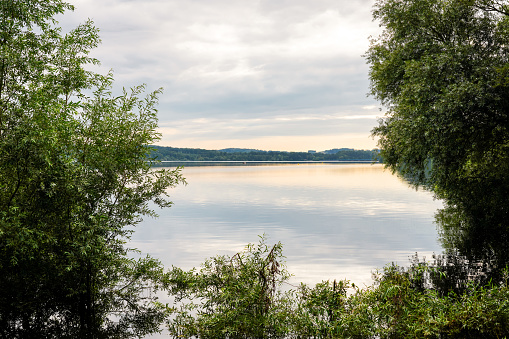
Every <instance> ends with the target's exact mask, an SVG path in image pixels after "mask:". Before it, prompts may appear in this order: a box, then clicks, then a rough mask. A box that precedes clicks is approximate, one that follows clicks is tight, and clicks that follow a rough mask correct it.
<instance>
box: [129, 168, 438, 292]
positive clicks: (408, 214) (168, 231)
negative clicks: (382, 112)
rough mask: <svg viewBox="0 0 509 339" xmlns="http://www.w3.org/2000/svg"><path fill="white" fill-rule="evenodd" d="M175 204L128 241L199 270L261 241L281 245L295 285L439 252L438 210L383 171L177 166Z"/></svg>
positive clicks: (361, 280)
mask: <svg viewBox="0 0 509 339" xmlns="http://www.w3.org/2000/svg"><path fill="white" fill-rule="evenodd" d="M183 175H184V177H186V179H187V182H188V185H187V186H179V187H177V188H175V189H172V190H170V195H171V199H172V201H173V202H174V205H173V206H172V207H171V208H169V209H165V210H162V211H159V212H158V213H159V214H160V217H159V218H158V219H151V218H147V219H146V220H144V221H143V222H142V223H141V224H140V225H139V226H138V227H137V229H136V232H135V233H134V235H133V237H132V245H134V246H135V247H137V248H138V249H140V250H141V251H142V252H144V253H150V254H151V255H152V256H154V257H156V258H159V259H160V260H161V261H162V262H163V264H164V265H165V266H167V267H171V265H174V266H178V267H181V268H184V269H190V268H192V267H198V266H199V265H200V264H201V263H202V262H203V261H204V259H206V258H208V257H211V256H215V255H218V254H229V255H233V254H235V253H237V252H238V251H241V250H242V249H243V248H244V246H245V245H246V244H248V243H254V242H258V239H259V238H258V236H259V235H262V234H264V233H265V234H266V235H268V238H269V243H275V242H278V241H281V242H282V243H283V245H284V253H285V256H286V261H287V266H288V270H289V271H290V273H292V274H294V277H293V278H292V280H291V281H292V282H293V283H298V282H305V283H309V284H315V283H317V282H320V281H322V280H334V279H348V280H350V281H352V282H354V283H356V284H358V285H362V284H370V283H371V272H372V271H373V270H375V269H376V268H381V267H383V266H384V265H385V264H387V263H390V262H397V263H398V264H401V265H406V264H407V263H408V258H409V256H411V255H413V254H415V252H418V253H419V255H420V256H423V255H424V256H426V257H427V258H430V259H431V255H432V254H433V252H436V253H439V252H441V248H440V246H439V244H438V242H437V232H436V227H435V225H434V223H433V218H434V213H435V211H436V210H437V209H438V208H440V207H441V206H442V205H441V203H440V202H439V201H436V200H434V199H433V196H432V195H431V194H430V193H429V192H425V191H416V190H415V189H413V188H410V187H409V186H408V184H406V183H405V182H403V181H402V180H401V179H399V178H398V177H396V176H394V175H392V174H391V173H390V172H389V171H384V169H383V167H382V166H381V165H378V164H376V165H370V164H305V165H303V164H300V165H297V164H292V165H271V166H245V165H244V166H242V165H240V166H206V167H187V168H185V169H184V170H183Z"/></svg>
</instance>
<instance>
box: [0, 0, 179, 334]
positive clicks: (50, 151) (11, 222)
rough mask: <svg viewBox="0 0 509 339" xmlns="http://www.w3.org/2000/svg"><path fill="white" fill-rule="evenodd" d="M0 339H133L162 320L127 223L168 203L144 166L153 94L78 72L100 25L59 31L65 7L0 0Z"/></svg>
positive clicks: (45, 0)
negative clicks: (119, 90)
mask: <svg viewBox="0 0 509 339" xmlns="http://www.w3.org/2000/svg"><path fill="white" fill-rule="evenodd" d="M0 6H1V7H0V289H1V290H2V291H3V293H2V294H1V295H0V337H5V338H23V337H24V338H35V337H37V338H99V337H101V338H102V337H109V336H111V337H119V338H123V337H139V336H142V335H145V334H146V333H151V332H154V331H157V330H158V328H159V324H160V323H161V321H162V320H163V317H164V316H165V314H166V309H165V307H164V306H163V305H161V304H159V303H157V298H156V296H155V291H156V290H157V288H158V287H159V281H160V277H161V276H162V267H161V265H160V263H159V262H158V261H157V260H154V259H152V258H149V257H147V258H141V259H139V260H135V259H132V256H129V255H128V254H129V252H130V251H132V250H130V249H129V248H128V247H127V246H126V241H127V240H128V239H129V235H130V232H132V226H135V225H136V224H137V223H138V222H139V221H140V220H141V216H143V215H153V214H154V213H153V212H152V211H151V209H150V208H149V202H150V201H153V202H154V203H155V204H156V205H159V206H161V207H166V206H169V205H170V204H171V202H170V201H168V200H167V197H166V189H167V188H168V187H171V186H174V185H176V184H178V183H179V182H180V181H181V180H182V179H181V177H180V174H179V172H178V171H168V170H158V171H152V170H151V168H150V167H151V163H152V162H153V161H154V160H153V159H152V160H150V159H149V161H147V154H148V152H149V149H148V148H147V147H146V145H149V144H152V143H154V142H155V141H156V140H157V139H158V138H159V134H158V133H157V132H156V127H157V117H156V113H157V111H156V109H155V105H156V104H157V95H158V94H159V93H160V90H158V91H156V92H154V93H150V94H148V95H147V96H146V97H143V96H142V95H143V90H144V88H143V86H141V87H136V88H133V89H132V90H130V91H124V92H123V94H122V95H120V96H116V97H114V96H113V95H112V93H111V86H112V82H113V79H112V75H111V74H108V75H106V76H101V75H98V74H94V73H92V72H90V71H87V70H86V69H85V66H87V65H90V64H96V63H98V61H97V60H95V59H93V58H91V57H90V56H89V51H90V50H91V49H93V48H94V47H96V46H97V44H98V43H99V37H98V30H97V29H96V28H95V27H94V26H93V24H92V23H91V22H86V23H84V24H82V25H80V26H78V27H77V28H75V29H74V30H72V31H71V32H69V33H67V34H62V32H61V30H60V29H59V28H58V27H56V26H55V25H56V22H55V20H54V19H53V18H54V16H55V15H57V14H60V13H63V12H64V11H65V10H70V9H73V7H72V6H71V5H70V4H67V3H65V2H63V1H61V0H37V1H34V0H22V1H21V0H20V1H17V0H16V1H11V0H2V1H0Z"/></svg>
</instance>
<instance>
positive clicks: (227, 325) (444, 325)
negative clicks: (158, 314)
mask: <svg viewBox="0 0 509 339" xmlns="http://www.w3.org/2000/svg"><path fill="white" fill-rule="evenodd" d="M283 258H284V257H283V256H282V245H281V244H280V243H278V244H276V245H274V246H272V247H271V246H268V245H266V243H265V238H262V239H261V241H260V243H259V244H258V245H253V244H250V245H248V246H247V247H246V249H245V251H243V252H240V253H237V254H235V255H234V256H231V257H230V256H218V257H214V258H211V259H209V260H207V261H206V262H205V263H204V264H203V266H202V268H201V270H199V271H197V270H196V269H193V270H190V271H187V272H186V271H183V270H181V269H178V268H174V269H173V270H172V271H171V272H170V273H169V274H168V276H167V278H168V280H167V283H168V284H169V292H170V294H172V295H176V301H177V305H178V307H175V308H174V309H173V316H172V318H171V319H170V320H169V321H168V326H169V329H170V333H171V334H172V335H173V336H176V337H181V338H191V337H193V336H196V337H199V338H225V337H227V338H283V337H284V338H375V337H377V338H504V337H507V336H508V335H509V288H508V285H507V281H508V280H507V279H508V276H507V272H506V273H505V274H504V279H503V280H502V281H499V282H496V283H495V282H493V283H492V284H491V285H487V286H483V285H481V284H477V283H475V281H474V280H472V281H470V282H468V283H466V284H465V286H463V287H462V289H461V291H462V292H461V293H456V292H454V291H453V290H451V292H448V293H444V292H443V291H441V290H440V288H438V287H436V286H441V285H440V284H441V282H442V283H443V280H446V279H448V277H447V275H446V274H444V273H440V272H443V268H441V267H439V266H437V265H432V264H428V263H423V262H419V263H417V264H415V263H414V264H413V265H411V266H410V267H409V268H406V269H405V268H401V267H398V266H395V265H388V266H386V267H385V268H384V269H383V270H381V272H377V273H375V274H374V281H375V282H374V284H373V285H371V286H369V287H366V288H359V287H357V286H355V285H354V284H351V283H349V282H348V281H339V282H337V281H333V282H330V281H324V282H321V283H318V284H316V286H315V287H309V286H307V285H304V284H301V285H300V286H299V287H296V288H295V287H294V288H292V289H287V288H286V287H287V286H290V285H289V284H287V282H288V278H289V277H290V275H289V273H288V272H287V271H286V269H285V267H284V265H283V262H282V259H283ZM442 285H443V284H442Z"/></svg>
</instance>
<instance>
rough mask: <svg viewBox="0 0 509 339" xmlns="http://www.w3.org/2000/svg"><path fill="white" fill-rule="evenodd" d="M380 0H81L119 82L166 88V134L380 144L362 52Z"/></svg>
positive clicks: (209, 144) (175, 141) (65, 19)
mask: <svg viewBox="0 0 509 339" xmlns="http://www.w3.org/2000/svg"><path fill="white" fill-rule="evenodd" d="M373 2H374V1H373V0H355V1H352V0H313V1H309V0H250V1H247V0H242V1H240V0H137V1H135V0H75V1H71V3H72V4H74V5H75V6H76V10H75V11H74V12H67V13H66V14H65V15H64V16H62V17H59V18H58V20H59V21H60V23H61V25H62V26H64V29H65V28H69V27H72V26H76V25H77V24H79V23H81V22H84V21H85V20H86V19H87V18H90V19H92V20H93V21H94V22H95V25H96V26H97V27H98V28H99V29H100V35H101V38H102V44H101V46H100V47H99V48H98V49H96V50H95V51H94V52H93V56H94V57H96V58H98V59H99V60H100V61H101V64H102V66H101V68H102V72H106V71H108V70H109V69H112V70H113V71H114V74H115V81H116V85H117V86H125V87H131V86H133V85H137V84H141V83H146V84H147V87H148V89H149V90H155V89H157V88H159V87H163V88H164V93H163V95H161V97H160V104H159V126H160V131H161V132H162V140H161V142H160V144H161V145H164V146H173V147H193V148H206V149H220V148H227V147H242V148H255V149H263V150H285V151H307V150H311V149H313V150H318V151H320V150H326V149H331V148H341V147H352V148H357V149H371V148H374V147H375V146H376V141H374V140H373V139H372V138H371V137H370V130H371V129H372V128H373V127H374V126H375V125H377V120H376V117H377V116H381V115H383V114H382V112H380V111H379V109H378V107H379V106H378V104H377V102H376V101H375V100H374V99H373V98H371V97H367V92H368V90H369V89H368V86H369V81H368V66H367V65H366V62H365V60H364V58H363V57H362V54H363V53H364V52H365V51H366V50H367V48H368V45H369V41H368V38H369V36H370V35H373V36H376V35H377V34H378V33H379V32H380V29H379V27H378V24H377V23H376V22H373V21H372V19H371V9H372V5H373Z"/></svg>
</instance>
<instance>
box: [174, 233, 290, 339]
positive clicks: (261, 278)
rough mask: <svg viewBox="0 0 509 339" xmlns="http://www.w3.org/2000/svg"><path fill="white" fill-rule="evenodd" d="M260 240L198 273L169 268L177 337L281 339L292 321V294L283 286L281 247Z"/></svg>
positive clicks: (217, 259) (215, 260) (213, 261)
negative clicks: (284, 289)
mask: <svg viewBox="0 0 509 339" xmlns="http://www.w3.org/2000/svg"><path fill="white" fill-rule="evenodd" d="M265 241H266V239H265V238H264V237H262V238H261V240H260V243H259V244H258V245H254V244H249V245H248V246H247V247H246V249H245V250H244V251H242V252H239V253H237V254H235V255H234V256H231V257H230V256H217V257H214V258H211V259H209V260H207V261H205V263H204V264H203V265H202V268H201V269H200V270H199V271H197V270H196V269H192V270H190V271H187V272H186V271H183V270H182V269H180V268H173V270H172V271H171V272H169V274H168V283H169V292H170V294H171V295H174V296H175V298H176V299H175V300H176V302H177V303H178V305H177V307H175V308H174V310H173V315H172V317H171V318H170V319H169V322H168V327H169V330H170V333H171V334H172V335H174V336H177V337H179V338H192V337H195V336H196V337H199V338H284V337H286V336H287V335H288V331H289V324H290V321H289V319H291V318H292V311H291V303H290V299H291V298H290V295H289V294H287V293H284V292H283V291H282V290H281V286H282V284H283V283H284V282H286V281H287V280H288V278H289V277H290V276H289V274H288V272H287V271H286V268H285V266H284V264H283V262H282V259H283V256H282V245H281V243H277V244H275V245H274V246H272V247H270V246H268V245H267V244H266V243H265Z"/></svg>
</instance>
